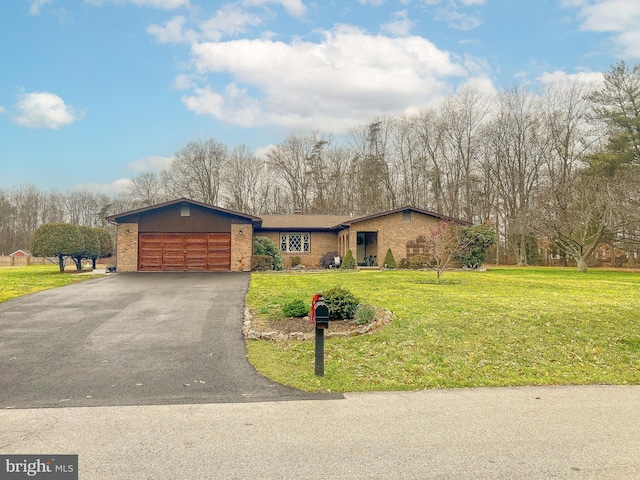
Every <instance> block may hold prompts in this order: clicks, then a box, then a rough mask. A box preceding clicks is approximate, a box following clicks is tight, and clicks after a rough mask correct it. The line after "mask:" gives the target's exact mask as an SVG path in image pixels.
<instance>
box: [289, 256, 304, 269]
mask: <svg viewBox="0 0 640 480" xmlns="http://www.w3.org/2000/svg"><path fill="white" fill-rule="evenodd" d="M298 265H302V259H301V258H300V257H291V268H293V267H297V266H298Z"/></svg>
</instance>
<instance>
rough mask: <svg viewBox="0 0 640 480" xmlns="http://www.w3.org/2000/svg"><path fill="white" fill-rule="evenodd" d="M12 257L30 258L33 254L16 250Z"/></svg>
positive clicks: (11, 254)
mask: <svg viewBox="0 0 640 480" xmlns="http://www.w3.org/2000/svg"><path fill="white" fill-rule="evenodd" d="M9 256H10V257H30V256H31V254H30V253H29V252H25V251H24V250H16V251H15V252H13V253H10V254H9Z"/></svg>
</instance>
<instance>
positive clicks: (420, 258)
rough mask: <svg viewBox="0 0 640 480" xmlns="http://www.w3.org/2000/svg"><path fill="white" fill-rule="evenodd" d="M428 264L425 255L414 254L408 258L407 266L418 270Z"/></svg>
mask: <svg viewBox="0 0 640 480" xmlns="http://www.w3.org/2000/svg"><path fill="white" fill-rule="evenodd" d="M428 266H429V259H428V258H427V256H426V255H414V256H413V257H411V258H410V259H409V268H412V269H414V270H418V269H420V268H427V267H428Z"/></svg>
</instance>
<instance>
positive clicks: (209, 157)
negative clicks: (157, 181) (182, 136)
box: [161, 139, 227, 205]
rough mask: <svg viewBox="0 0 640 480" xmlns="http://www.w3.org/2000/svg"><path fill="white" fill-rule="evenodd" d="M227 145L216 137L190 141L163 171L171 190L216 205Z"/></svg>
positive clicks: (177, 194)
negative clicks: (215, 138)
mask: <svg viewBox="0 0 640 480" xmlns="http://www.w3.org/2000/svg"><path fill="white" fill-rule="evenodd" d="M226 162H227V147H226V146H225V145H224V144H222V143H220V142H218V141H216V140H214V139H209V140H200V141H197V142H189V143H188V144H187V146H186V147H184V148H183V149H182V150H180V151H179V152H178V153H176V155H175V158H174V159H173V161H172V162H171V165H170V166H169V169H168V170H163V171H162V173H161V177H162V180H163V182H164V184H165V188H166V190H167V193H168V194H169V195H171V196H172V197H174V198H176V197H187V198H191V199H193V200H198V201H200V202H204V203H208V204H210V205H216V204H217V203H218V195H219V193H220V183H221V180H222V175H221V174H222V170H223V168H224V166H225V164H226Z"/></svg>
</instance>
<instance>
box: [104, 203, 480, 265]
mask: <svg viewBox="0 0 640 480" xmlns="http://www.w3.org/2000/svg"><path fill="white" fill-rule="evenodd" d="M107 220H108V221H109V222H110V223H113V224H115V225H117V242H116V255H117V269H118V271H119V272H133V271H171V270H176V271H198V270H205V271H248V270H250V268H251V254H252V240H253V237H254V236H265V237H268V238H270V239H271V240H272V241H273V242H274V243H275V244H276V245H278V246H279V248H280V251H281V253H282V256H283V258H284V260H285V266H290V265H291V257H299V258H300V260H301V262H302V264H303V265H305V266H307V267H312V268H313V267H318V265H319V260H320V257H322V255H324V254H325V253H327V252H331V251H337V252H338V253H339V255H340V256H344V255H345V254H346V253H347V250H351V251H352V253H353V255H354V257H355V259H356V262H357V263H358V264H359V265H368V266H382V262H383V261H384V256H385V254H386V252H387V249H389V248H391V251H392V252H393V255H394V257H395V258H396V260H400V259H401V258H404V257H406V256H407V252H408V249H409V248H411V247H410V246H411V245H413V244H414V243H415V242H416V241H418V243H419V241H420V237H421V235H423V234H424V232H425V230H426V228H428V226H429V225H432V224H433V223H436V222H439V221H448V222H453V223H456V224H460V225H470V224H469V223H467V222H463V221H461V220H457V219H454V218H450V217H446V216H444V215H440V214H437V213H433V212H429V211H426V210H421V209H418V208H414V207H411V206H405V207H401V208H397V209H395V210H391V211H387V212H381V213H376V214H373V215H365V216H357V217H355V216H340V215H298V214H294V215H263V216H261V217H256V216H253V215H247V214H244V213H240V212H234V211H231V210H227V209H224V208H220V207H215V206H212V205H208V204H204V203H201V202H196V201H193V200H189V199H186V198H182V199H178V200H174V201H171V202H166V203H162V204H159V205H153V206H150V207H145V208H141V209H138V210H133V211H129V212H124V213H120V214H117V215H111V216H109V217H107Z"/></svg>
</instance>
